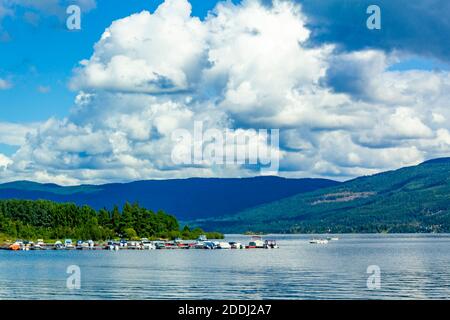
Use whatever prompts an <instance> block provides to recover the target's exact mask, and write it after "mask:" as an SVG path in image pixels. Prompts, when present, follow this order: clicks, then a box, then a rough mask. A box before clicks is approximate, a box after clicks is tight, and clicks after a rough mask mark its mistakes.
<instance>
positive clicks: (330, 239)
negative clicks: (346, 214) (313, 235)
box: [327, 237, 339, 241]
mask: <svg viewBox="0 0 450 320" xmlns="http://www.w3.org/2000/svg"><path fill="white" fill-rule="evenodd" d="M327 240H328V241H338V240H339V238H338V237H328V238H327Z"/></svg>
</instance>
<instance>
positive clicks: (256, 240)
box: [245, 236, 264, 249]
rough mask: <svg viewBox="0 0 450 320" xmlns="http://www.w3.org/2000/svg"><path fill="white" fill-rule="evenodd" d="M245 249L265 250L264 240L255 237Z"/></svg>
mask: <svg viewBox="0 0 450 320" xmlns="http://www.w3.org/2000/svg"><path fill="white" fill-rule="evenodd" d="M245 248H246V249H258V248H264V242H263V241H262V238H261V237H260V236H253V237H252V239H251V241H250V242H249V243H248V246H246V247H245Z"/></svg>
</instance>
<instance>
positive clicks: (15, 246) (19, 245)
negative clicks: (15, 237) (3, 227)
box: [9, 242, 21, 251]
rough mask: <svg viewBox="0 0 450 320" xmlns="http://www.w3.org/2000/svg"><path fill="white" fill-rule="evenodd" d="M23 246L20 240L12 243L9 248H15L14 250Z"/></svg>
mask: <svg viewBox="0 0 450 320" xmlns="http://www.w3.org/2000/svg"><path fill="white" fill-rule="evenodd" d="M20 247H21V244H20V243H18V242H15V243H13V244H12V245H10V246H9V250H13V251H19V250H20Z"/></svg>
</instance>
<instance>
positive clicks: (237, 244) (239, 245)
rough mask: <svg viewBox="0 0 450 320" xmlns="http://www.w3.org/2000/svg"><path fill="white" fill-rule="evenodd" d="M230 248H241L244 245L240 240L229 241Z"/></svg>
mask: <svg viewBox="0 0 450 320" xmlns="http://www.w3.org/2000/svg"><path fill="white" fill-rule="evenodd" d="M230 246H231V249H243V248H244V246H243V245H242V244H241V243H240V242H230Z"/></svg>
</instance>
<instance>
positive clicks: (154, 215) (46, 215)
mask: <svg viewBox="0 0 450 320" xmlns="http://www.w3.org/2000/svg"><path fill="white" fill-rule="evenodd" d="M200 234H204V232H203V230H200V229H195V230H190V229H189V228H188V227H184V228H183V229H182V230H180V225H179V223H178V221H177V219H176V218H175V217H174V216H171V215H168V214H166V213H164V212H163V211H158V212H153V211H151V210H147V209H145V208H143V207H140V206H139V205H137V204H129V203H126V204H125V205H124V206H123V209H122V210H119V208H118V207H114V208H113V209H112V210H106V209H100V210H98V211H96V210H94V209H92V208H91V207H89V206H77V205H75V204H72V203H55V202H51V201H48V200H37V201H30V200H1V201H0V236H2V237H3V238H4V237H9V238H12V239H13V240H14V239H15V238H23V239H37V238H44V239H64V238H74V239H84V240H88V239H91V240H106V239H113V238H127V239H130V240H134V239H140V238H141V237H145V238H149V239H151V238H165V239H174V238H178V237H180V238H184V239H195V238H197V237H198V236H199V235H200ZM207 236H209V237H210V238H213V239H214V238H221V237H222V235H221V234H218V233H207Z"/></svg>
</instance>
